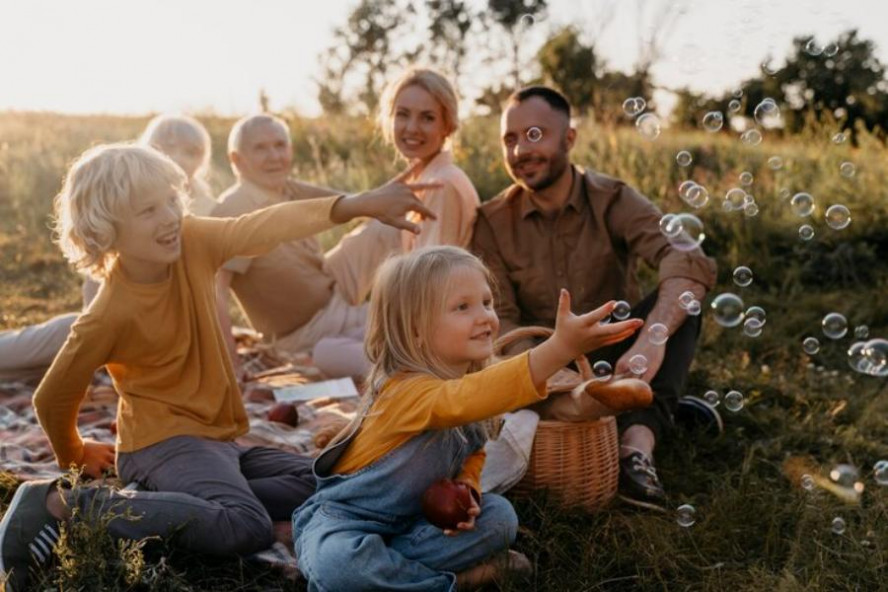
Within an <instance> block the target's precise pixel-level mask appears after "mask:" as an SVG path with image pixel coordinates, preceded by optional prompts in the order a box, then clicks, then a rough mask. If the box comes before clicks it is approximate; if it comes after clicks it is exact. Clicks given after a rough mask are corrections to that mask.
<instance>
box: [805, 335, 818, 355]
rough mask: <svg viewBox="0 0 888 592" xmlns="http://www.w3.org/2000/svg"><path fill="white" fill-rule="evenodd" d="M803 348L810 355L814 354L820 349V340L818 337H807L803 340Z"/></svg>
mask: <svg viewBox="0 0 888 592" xmlns="http://www.w3.org/2000/svg"><path fill="white" fill-rule="evenodd" d="M802 349H803V350H805V353H806V354H808V355H809V356H813V355H814V354H816V353H817V352H819V351H820V341H818V340H817V338H816V337H805V339H804V340H803V341H802Z"/></svg>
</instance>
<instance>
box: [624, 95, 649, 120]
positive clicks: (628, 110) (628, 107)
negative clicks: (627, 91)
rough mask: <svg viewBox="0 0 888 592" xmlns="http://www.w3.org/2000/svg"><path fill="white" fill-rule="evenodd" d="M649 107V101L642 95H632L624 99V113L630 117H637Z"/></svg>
mask: <svg viewBox="0 0 888 592" xmlns="http://www.w3.org/2000/svg"><path fill="white" fill-rule="evenodd" d="M645 107H647V103H646V102H645V100H644V99H642V98H641V97H631V98H629V99H626V100H625V101H623V113H625V114H626V115H628V116H629V117H635V116H636V115H638V114H639V113H641V112H642V111H644V108H645Z"/></svg>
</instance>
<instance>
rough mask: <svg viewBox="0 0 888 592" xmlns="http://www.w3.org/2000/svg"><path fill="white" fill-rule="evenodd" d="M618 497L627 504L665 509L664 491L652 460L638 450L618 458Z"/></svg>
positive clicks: (661, 510)
mask: <svg viewBox="0 0 888 592" xmlns="http://www.w3.org/2000/svg"><path fill="white" fill-rule="evenodd" d="M619 493H620V499H621V500H623V501H624V502H626V503H627V504H632V505H633V506H639V507H641V508H647V509H648V510H658V511H660V512H665V511H666V491H664V490H663V486H662V485H661V484H660V478H659V477H657V469H656V468H655V467H654V461H652V460H651V457H649V456H648V455H646V454H645V453H643V452H641V451H638V452H633V453H632V454H630V455H629V456H626V457H623V458H621V459H620V489H619Z"/></svg>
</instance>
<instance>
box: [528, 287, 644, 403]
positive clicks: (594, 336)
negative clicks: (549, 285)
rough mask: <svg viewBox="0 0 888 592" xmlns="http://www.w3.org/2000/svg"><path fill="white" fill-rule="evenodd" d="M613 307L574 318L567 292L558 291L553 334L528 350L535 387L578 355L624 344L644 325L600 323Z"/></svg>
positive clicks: (638, 321) (634, 321)
mask: <svg viewBox="0 0 888 592" xmlns="http://www.w3.org/2000/svg"><path fill="white" fill-rule="evenodd" d="M614 305H615V302H614V301H613V300H611V301H610V302H607V303H605V304H604V305H602V306H599V307H598V308H596V309H595V310H593V311H591V312H588V313H586V314H582V315H575V314H573V313H572V312H571V311H570V293H568V291H567V290H561V294H560V295H559V297H558V314H557V316H556V318H555V333H553V334H552V336H551V337H549V338H548V339H547V340H546V341H544V342H543V343H541V344H540V345H538V346H536V347H535V348H533V349H532V350H530V374H531V377H532V379H533V382H534V384H536V385H538V386H541V385H542V384H544V383H545V382H546V380H547V379H548V378H549V377H550V376H552V375H553V374H555V373H556V372H557V371H558V370H559V369H561V368H563V367H564V366H566V365H568V364H569V363H570V362H572V361H573V360H575V359H576V358H578V357H579V356H581V355H583V354H585V353H586V352H589V351H592V350H595V349H598V348H600V347H603V346H605V345H611V344H612V343H617V342H619V341H623V340H624V339H626V338H627V337H629V336H630V335H632V334H633V333H635V332H636V331H637V330H638V329H639V327H641V326H642V325H643V324H644V321H642V320H641V319H628V320H625V321H620V322H619V323H604V324H602V323H601V321H603V320H604V319H606V318H607V316H608V315H609V314H610V313H611V311H612V310H613V309H614Z"/></svg>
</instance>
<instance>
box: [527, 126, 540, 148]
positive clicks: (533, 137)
mask: <svg viewBox="0 0 888 592" xmlns="http://www.w3.org/2000/svg"><path fill="white" fill-rule="evenodd" d="M525 135H526V136H527V141H528V142H533V143H534V144H536V143H537V142H539V141H540V140H542V139H543V130H541V129H540V128H538V127H537V126H533V127H531V128H528V130H527V133H526V134H525Z"/></svg>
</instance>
